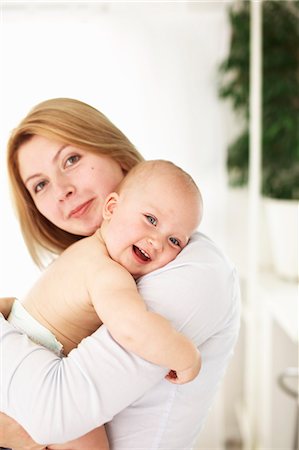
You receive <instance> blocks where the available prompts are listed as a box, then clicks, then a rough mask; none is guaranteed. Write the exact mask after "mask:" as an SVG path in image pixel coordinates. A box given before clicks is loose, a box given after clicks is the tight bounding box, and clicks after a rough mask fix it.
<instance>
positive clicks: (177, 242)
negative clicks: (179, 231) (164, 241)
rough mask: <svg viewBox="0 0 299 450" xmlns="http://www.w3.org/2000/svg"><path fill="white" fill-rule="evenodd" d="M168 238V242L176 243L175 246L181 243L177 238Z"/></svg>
mask: <svg viewBox="0 0 299 450" xmlns="http://www.w3.org/2000/svg"><path fill="white" fill-rule="evenodd" d="M169 240H170V242H171V243H172V244H173V245H176V246H177V247H180V246H181V243H180V241H179V240H178V239H177V238H175V237H172V236H171V237H170V238H169Z"/></svg>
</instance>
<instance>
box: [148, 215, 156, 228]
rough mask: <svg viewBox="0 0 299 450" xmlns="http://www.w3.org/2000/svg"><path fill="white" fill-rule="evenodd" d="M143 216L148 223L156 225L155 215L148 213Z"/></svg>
mask: <svg viewBox="0 0 299 450" xmlns="http://www.w3.org/2000/svg"><path fill="white" fill-rule="evenodd" d="M145 217H146V219H147V221H148V222H149V223H151V224H152V225H154V226H157V223H158V221H157V219H156V217H154V216H151V215H149V214H145Z"/></svg>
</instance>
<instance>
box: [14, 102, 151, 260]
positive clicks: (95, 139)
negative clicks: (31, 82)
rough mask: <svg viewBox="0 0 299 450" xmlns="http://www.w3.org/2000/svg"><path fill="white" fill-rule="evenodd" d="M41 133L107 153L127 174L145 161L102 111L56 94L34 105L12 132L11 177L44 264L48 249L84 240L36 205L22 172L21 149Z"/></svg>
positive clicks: (34, 253)
mask: <svg viewBox="0 0 299 450" xmlns="http://www.w3.org/2000/svg"><path fill="white" fill-rule="evenodd" d="M35 135H38V136H42V137H45V138H48V139H51V140H55V141H58V142H61V143H62V144H70V145H73V146H75V147H79V148H81V149H83V150H86V151H88V152H91V153H95V154H100V155H103V156H108V157H109V158H111V159H112V160H114V161H116V162H117V163H119V165H120V166H121V168H122V170H123V172H124V173H127V172H128V171H129V170H131V168H132V167H134V166H135V165H136V164H138V163H139V162H140V161H143V157H142V156H141V155H140V153H139V152H138V151H137V150H136V148H135V147H134V146H133V144H132V143H131V142H130V141H129V140H128V139H127V137H126V136H125V135H124V134H123V133H122V132H121V131H120V130H119V129H118V128H117V127H116V126H115V125H113V123H112V122H110V120H109V119H108V118H107V117H106V116H104V114H102V113H101V112H100V111H98V110H97V109H95V108H93V107H92V106H90V105H87V104H86V103H83V102H81V101H79V100H75V99H69V98H56V99H50V100H46V101H44V102H42V103H40V104H38V105H37V106H35V107H34V108H33V109H32V110H31V111H30V112H29V113H28V115H27V116H26V117H25V118H24V119H23V120H22V121H21V123H20V124H19V125H18V126H17V127H16V128H15V129H14V130H13V132H12V134H11V136H10V139H9V141H8V155H7V164H8V175H9V182H10V188H11V194H12V199H13V202H14V207H15V210H16V213H17V216H18V219H19V222H20V226H21V230H22V234H23V237H24V240H25V243H26V245H27V247H28V250H29V252H30V254H31V257H32V259H33V260H34V262H35V263H36V264H37V265H38V266H40V267H42V266H43V262H42V261H43V257H44V256H45V255H46V254H47V253H48V252H51V253H54V254H59V253H61V252H62V251H63V250H64V249H66V248H67V247H68V246H69V245H71V244H72V243H74V242H76V241H77V240H79V239H81V238H82V236H77V235H73V234H71V233H68V232H66V231H63V230H61V229H60V228H58V227H57V226H55V225H54V224H52V223H51V222H50V221H49V220H47V219H46V218H45V217H44V216H43V215H42V214H41V213H40V212H39V211H38V210H37V208H36V206H35V204H34V202H33V200H32V198H31V195H30V194H29V192H28V191H27V189H26V187H25V186H24V183H23V181H22V179H21V176H20V171H19V166H18V149H19V147H20V146H21V145H22V144H23V143H25V142H26V141H28V140H30V139H31V138H32V137H33V136H35Z"/></svg>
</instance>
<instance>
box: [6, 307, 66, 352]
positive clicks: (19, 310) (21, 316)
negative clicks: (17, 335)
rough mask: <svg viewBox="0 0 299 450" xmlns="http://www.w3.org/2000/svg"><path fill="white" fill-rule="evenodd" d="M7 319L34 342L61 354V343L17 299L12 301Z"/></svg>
mask: <svg viewBox="0 0 299 450" xmlns="http://www.w3.org/2000/svg"><path fill="white" fill-rule="evenodd" d="M7 320H8V322H10V323H11V324H12V325H13V326H14V327H15V328H17V329H18V330H20V331H22V332H23V333H25V334H27V336H28V337H29V338H30V339H31V340H32V341H33V342H35V343H36V344H39V345H43V346H44V347H46V348H48V349H49V350H51V351H52V352H54V353H55V354H56V355H58V356H63V346H62V344H61V343H60V342H59V341H58V340H57V339H56V337H55V336H54V334H53V333H52V332H51V331H49V330H48V329H47V328H46V327H44V326H43V325H41V324H40V323H39V322H38V321H37V320H36V319H34V317H32V316H31V315H30V314H29V312H28V311H26V309H25V308H24V306H23V305H22V303H21V302H20V301H19V300H17V299H16V300H15V301H14V303H13V305H12V308H11V312H10V314H9V316H8V319H7Z"/></svg>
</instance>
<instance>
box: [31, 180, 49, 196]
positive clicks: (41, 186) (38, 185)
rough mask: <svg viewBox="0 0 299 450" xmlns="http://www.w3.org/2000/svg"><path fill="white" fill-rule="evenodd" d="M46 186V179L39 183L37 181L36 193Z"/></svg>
mask: <svg viewBox="0 0 299 450" xmlns="http://www.w3.org/2000/svg"><path fill="white" fill-rule="evenodd" d="M45 186H46V181H40V182H39V183H37V184H36V185H35V186H34V189H33V190H34V193H35V194H37V193H38V192H40V191H41V190H42V189H44V187H45Z"/></svg>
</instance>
